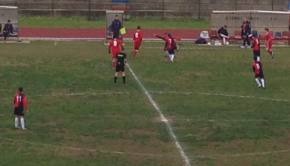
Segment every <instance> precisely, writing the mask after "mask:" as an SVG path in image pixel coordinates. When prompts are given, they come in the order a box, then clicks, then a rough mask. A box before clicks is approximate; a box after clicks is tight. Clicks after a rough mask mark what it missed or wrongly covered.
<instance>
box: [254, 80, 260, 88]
mask: <svg viewBox="0 0 290 166" xmlns="http://www.w3.org/2000/svg"><path fill="white" fill-rule="evenodd" d="M255 80H256V83H257V84H258V87H261V83H260V80H259V78H256V79H255Z"/></svg>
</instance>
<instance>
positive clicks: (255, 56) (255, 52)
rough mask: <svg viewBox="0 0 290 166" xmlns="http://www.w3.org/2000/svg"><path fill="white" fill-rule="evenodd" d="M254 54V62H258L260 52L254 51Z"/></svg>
mask: <svg viewBox="0 0 290 166" xmlns="http://www.w3.org/2000/svg"><path fill="white" fill-rule="evenodd" d="M253 54H254V60H257V58H258V57H259V58H260V55H261V54H260V51H253Z"/></svg>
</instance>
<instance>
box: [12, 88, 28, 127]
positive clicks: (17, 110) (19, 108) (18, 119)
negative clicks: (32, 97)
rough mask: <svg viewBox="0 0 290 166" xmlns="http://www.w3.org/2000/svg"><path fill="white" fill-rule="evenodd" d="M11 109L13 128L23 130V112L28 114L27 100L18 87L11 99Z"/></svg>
mask: <svg viewBox="0 0 290 166" xmlns="http://www.w3.org/2000/svg"><path fill="white" fill-rule="evenodd" d="M13 108H14V115H15V128H21V129H23V130H25V129H26V128H25V121H24V111H26V112H28V109H27V99H26V96H25V94H24V92H23V88H22V87H19V88H18V90H17V92H16V95H15V96H14V98H13Z"/></svg>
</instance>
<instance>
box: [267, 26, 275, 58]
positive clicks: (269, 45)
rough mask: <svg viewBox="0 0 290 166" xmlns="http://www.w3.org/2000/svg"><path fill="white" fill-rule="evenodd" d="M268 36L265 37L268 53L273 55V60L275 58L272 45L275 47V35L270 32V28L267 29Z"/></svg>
mask: <svg viewBox="0 0 290 166" xmlns="http://www.w3.org/2000/svg"><path fill="white" fill-rule="evenodd" d="M265 31H266V35H265V46H266V50H267V52H268V53H269V54H270V55H271V57H272V58H274V54H273V50H272V45H273V35H272V32H270V30H269V28H265Z"/></svg>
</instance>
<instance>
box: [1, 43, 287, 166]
mask: <svg viewBox="0 0 290 166" xmlns="http://www.w3.org/2000/svg"><path fill="white" fill-rule="evenodd" d="M130 48H131V43H127V46H126V52H127V53H130ZM162 48H163V43H158V42H145V43H144V45H143V48H142V49H141V52H140V55H139V56H138V57H137V58H135V59H132V58H130V56H129V60H128V61H129V64H130V66H131V68H132V70H133V71H134V73H135V74H136V76H137V77H138V79H140V82H141V83H142V84H143V86H144V88H145V89H146V90H147V91H148V92H149V95H151V96H152V98H153V100H154V102H156V104H157V106H158V107H159V108H160V110H161V111H162V113H163V114H164V116H165V117H166V119H167V120H168V122H169V123H168V124H169V125H170V126H171V127H172V129H173V130H172V133H173V134H174V135H176V137H177V140H174V139H173V138H172V133H171V132H170V131H168V125H166V123H164V122H163V121H162V120H161V118H160V115H159V114H158V112H157V111H156V110H155V108H154V107H153V106H152V101H151V102H150V100H148V97H147V96H146V95H145V94H144V91H143V90H142V88H141V87H140V86H139V84H138V83H137V82H136V80H135V79H134V77H133V76H132V74H131V73H130V72H129V70H127V75H128V80H127V84H126V85H123V84H122V82H121V79H119V80H118V81H119V82H118V83H117V84H114V83H113V74H114V71H113V70H112V68H111V64H110V60H111V59H110V56H109V55H108V53H107V48H106V47H105V46H104V44H103V43H102V42H86V41H78V42H76V41H74V42H60V41H58V42H53V41H33V42H31V43H30V44H23V43H15V44H1V45H0V49H1V56H0V80H1V87H0V93H1V98H0V103H1V104H0V151H1V155H0V165H1V166H2V165H3V166H6V165H13V166H20V165H21V166H23V165H24V166H39V165H41V166H56V165H57V166H67V165H70V166H90V165H92V166H93V165H94V166H95V165H97V166H181V165H184V161H183V158H182V156H181V155H180V149H178V148H177V147H176V144H175V141H177V142H178V143H180V145H181V146H182V150H184V152H185V155H186V156H187V157H188V159H189V160H190V165H192V166H233V165H234V166H245V165H249V166H261V165H263V166H270V165H271V166H273V165H275V166H276V165H277V166H280V165H281V166H283V165H289V163H290V157H289V153H290V142H289V140H290V93H289V92H290V86H289V85H290V75H289V73H290V56H289V52H290V48H289V47H286V48H274V51H275V56H276V57H275V59H271V58H270V56H268V55H267V54H266V52H265V51H262V61H263V65H264V73H265V77H266V89H259V88H257V87H256V84H255V82H254V79H253V73H252V69H251V62H252V52H251V50H250V49H240V48H238V47H209V46H194V45H192V44H190V43H182V45H181V47H180V48H181V49H180V50H179V51H178V52H177V57H176V61H175V63H173V64H168V63H167V62H166V61H165V59H164V55H163V54H164V53H163V51H162ZM18 86H23V87H24V90H25V92H26V95H27V97H28V101H29V108H30V109H29V111H30V112H29V113H27V114H26V116H25V118H26V122H27V128H28V130H25V131H22V130H16V129H14V128H13V127H14V119H13V115H12V104H11V103H12V98H13V96H14V94H15V91H16V89H17V88H18Z"/></svg>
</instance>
